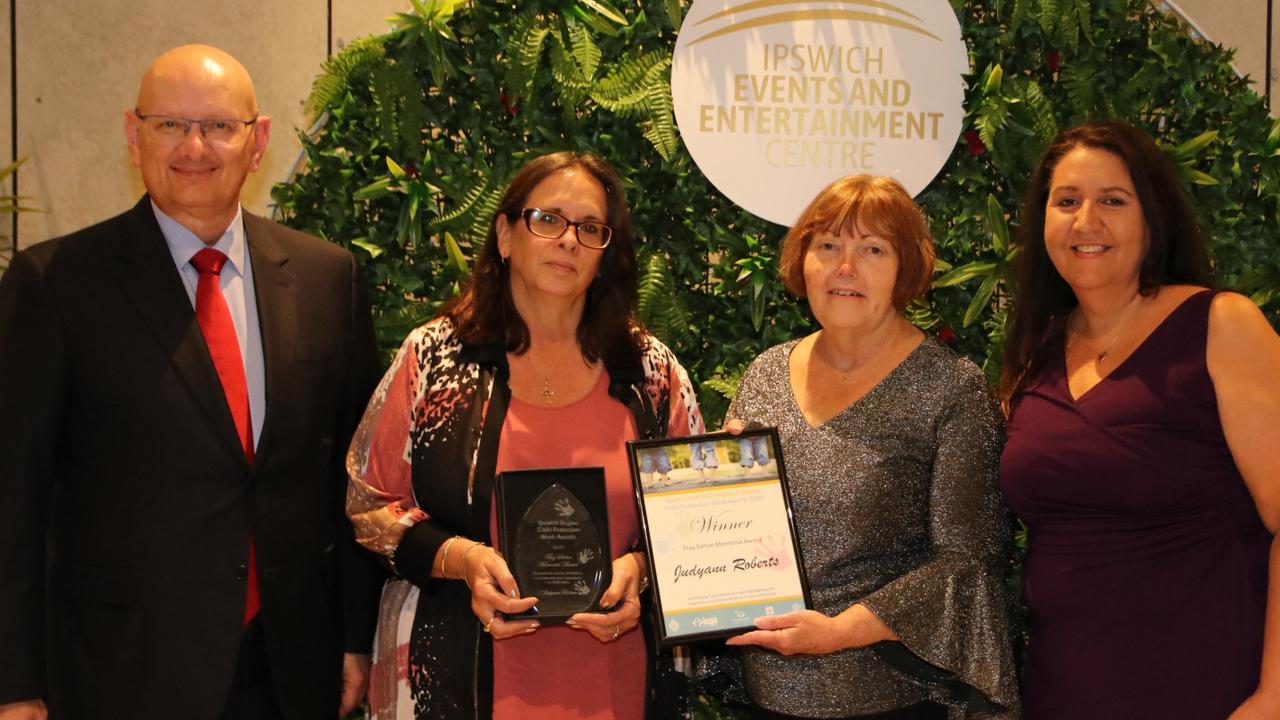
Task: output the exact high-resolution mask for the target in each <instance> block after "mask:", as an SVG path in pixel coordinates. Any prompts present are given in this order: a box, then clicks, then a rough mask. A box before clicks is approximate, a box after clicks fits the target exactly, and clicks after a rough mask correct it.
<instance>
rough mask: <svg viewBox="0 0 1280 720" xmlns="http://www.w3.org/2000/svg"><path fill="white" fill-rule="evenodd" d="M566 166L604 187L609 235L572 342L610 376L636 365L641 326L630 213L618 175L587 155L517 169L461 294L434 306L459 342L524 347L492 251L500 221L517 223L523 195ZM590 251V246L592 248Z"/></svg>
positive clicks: (525, 332) (506, 281) (501, 267)
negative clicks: (450, 322) (453, 327)
mask: <svg viewBox="0 0 1280 720" xmlns="http://www.w3.org/2000/svg"><path fill="white" fill-rule="evenodd" d="M564 170H581V171H583V172H586V173H589V174H590V175H591V176H592V177H594V178H595V179H596V180H597V181H598V182H599V183H600V184H601V185H602V186H603V187H604V194H605V203H606V205H607V212H606V214H607V218H606V219H605V222H606V223H608V224H609V225H610V226H612V227H613V237H612V239H610V241H609V245H608V247H606V248H605V249H604V250H603V251H601V252H603V253H604V255H603V257H601V258H600V269H599V275H598V276H597V277H596V278H595V280H593V281H592V282H591V285H590V287H588V288H587V298H586V303H585V307H584V308H583V311H582V320H581V321H580V322H579V323H578V344H579V345H580V346H581V347H582V354H583V355H584V356H585V357H586V358H587V360H589V361H592V362H595V361H597V360H602V361H604V364H605V367H606V368H608V369H609V370H610V371H611V373H616V372H618V371H620V370H622V369H624V368H634V367H636V366H637V365H638V364H639V362H640V353H641V350H642V348H641V339H640V338H641V335H640V323H639V321H638V320H637V319H636V316H635V305H636V248H635V236H634V234H633V233H632V229H631V212H630V210H628V209H627V199H626V197H625V195H624V194H623V188H622V180H621V179H620V178H619V177H618V173H617V171H616V170H614V169H613V166H612V165H610V164H609V163H608V162H606V161H605V160H604V159H602V158H600V157H599V156H597V155H594V154H591V153H582V152H568V151H565V152H557V153H551V154H550V155H543V156H541V157H539V158H536V159H534V160H532V161H530V162H529V163H528V164H526V165H525V166H524V167H523V168H521V170H520V172H518V173H516V176H515V179H513V180H512V181H511V184H510V185H508V186H507V190H506V192H504V193H503V194H502V199H501V200H500V201H499V202H498V209H497V211H496V212H495V213H494V215H493V219H492V221H491V222H490V223H489V234H488V236H487V237H486V238H485V241H484V247H483V248H481V249H480V254H479V256H478V257H477V258H476V262H475V268H474V269H473V270H472V272H471V277H470V279H468V281H467V283H466V285H465V286H464V287H463V289H462V291H461V292H460V293H459V294H458V295H457V296H456V297H454V298H453V299H452V300H450V301H449V302H447V303H445V305H444V307H442V308H441V309H440V313H439V314H440V315H443V316H446V317H448V318H450V319H451V320H453V321H454V323H455V324H456V325H457V326H458V335H459V337H460V338H461V339H462V341H463V342H465V343H468V344H474V345H481V344H487V343H495V342H501V343H502V345H503V347H504V348H506V350H507V351H508V352H512V353H515V354H517V355H519V354H521V353H523V352H525V351H526V350H528V349H529V327H528V326H527V325H526V324H525V322H524V318H522V317H520V313H519V312H518V311H517V310H516V306H515V303H514V302H513V301H512V299H511V278H510V276H509V272H508V269H507V265H506V263H504V262H502V258H501V256H500V255H499V252H498V218H499V217H506V218H507V222H509V223H516V222H519V220H520V212H521V210H523V209H524V204H525V200H526V199H528V197H529V193H531V192H533V189H534V188H535V187H537V185H538V183H540V182H542V181H543V180H545V179H546V178H548V177H550V176H552V175H554V174H556V173H558V172H562V171H564ZM593 252H594V251H593Z"/></svg>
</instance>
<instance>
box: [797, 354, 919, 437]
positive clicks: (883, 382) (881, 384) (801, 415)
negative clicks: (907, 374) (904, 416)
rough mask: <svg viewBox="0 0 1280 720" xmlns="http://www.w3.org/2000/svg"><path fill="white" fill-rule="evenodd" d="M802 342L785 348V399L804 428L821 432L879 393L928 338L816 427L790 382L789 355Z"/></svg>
mask: <svg viewBox="0 0 1280 720" xmlns="http://www.w3.org/2000/svg"><path fill="white" fill-rule="evenodd" d="M803 340H804V338H798V339H796V340H792V341H791V347H789V348H787V356H786V358H784V362H785V363H786V368H787V397H788V398H790V400H791V411H792V412H794V413H795V414H796V415H797V416H798V417H799V418H800V422H803V423H804V424H805V426H806V427H808V428H809V429H810V430H821V429H822V428H824V427H826V426H827V425H830V424H831V421H832V420H835V419H836V418H838V417H843V416H844V415H846V414H848V413H850V412H853V410H854V409H855V408H857V407H858V406H859V405H861V404H862V402H863V401H864V400H866V399H867V398H869V397H871V396H872V395H873V394H875V393H877V392H879V391H880V389H881V388H883V387H884V386H885V385H886V384H887V383H888V382H889V379H890V378H892V377H893V376H894V375H897V374H898V373H899V372H900V371H901V370H902V368H903V367H904V366H905V365H906V364H907V363H908V362H910V361H911V359H912V358H914V357H915V356H916V354H917V353H919V352H920V351H921V348H923V347H924V346H925V345H927V344H928V343H929V341H930V338H929V336H928V335H925V337H924V338H922V339H921V340H920V342H919V343H918V344H916V346H915V347H913V348H911V352H909V353H907V355H906V357H904V358H902V361H901V362H899V363H898V364H897V365H894V366H893V369H891V370H889V372H887V373H885V374H884V377H882V378H880V380H879V381H878V382H877V383H876V384H875V385H872V386H871V389H869V390H867V391H866V392H864V393H862V396H861V397H859V398H858V399H857V400H854V401H853V402H851V403H849V404H848V405H845V406H844V407H842V408H840V409H839V410H837V411H835V413H834V414H833V415H832V416H831V417H829V418H827V419H826V420H823V421H822V422H820V423H818V424H817V425H814V424H813V423H811V422H809V418H807V417H805V414H804V409H803V408H801V407H800V399H799V398H797V397H796V386H795V384H794V383H792V382H791V353H793V352H795V350H796V348H797V347H799V346H800V343H801V342H802V341H803Z"/></svg>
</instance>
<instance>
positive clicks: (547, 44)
mask: <svg viewBox="0 0 1280 720" xmlns="http://www.w3.org/2000/svg"><path fill="white" fill-rule="evenodd" d="M687 4H688V3H687V2H686V0H645V1H643V2H638V3H628V4H626V5H625V6H624V7H622V8H616V7H613V6H611V5H609V4H608V3H607V2H605V0H518V1H517V0H474V1H473V2H459V1H458V0H415V2H414V10H413V11H412V12H410V13H406V14H403V15H401V16H400V17H399V18H398V21H397V23H396V26H395V29H394V30H393V31H392V32H390V33H389V34H387V35H384V36H381V37H376V38H369V39H365V40H362V41H360V42H358V43H355V44H354V45H352V46H350V47H348V48H347V49H346V50H345V51H344V52H343V53H342V54H340V55H338V56H335V57H334V58H332V59H331V60H330V61H329V62H328V63H326V65H325V68H324V73H323V75H322V76H321V77H320V78H319V79H318V80H317V82H316V85H315V90H314V92H313V95H312V98H311V107H312V110H313V111H314V112H316V113H317V114H322V115H323V116H324V119H325V121H324V123H323V126H322V128H321V129H320V130H319V132H318V133H316V134H315V135H314V136H313V137H304V139H303V140H304V146H305V149H306V153H307V167H306V169H305V171H304V172H302V173H301V174H299V175H298V176H297V177H296V178H294V179H293V180H292V181H291V182H289V183H285V184H282V185H280V186H278V187H277V188H276V189H275V193H274V196H275V199H276V201H277V203H278V204H279V207H280V209H281V211H282V214H283V216H284V218H285V221H286V222H288V223H289V224H291V225H293V226H295V227H298V228H301V229H304V230H308V231H310V232H313V233H316V234H319V235H321V236H323V237H326V238H328V239H330V240H332V241H334V242H337V243H341V244H343V245H346V246H349V247H352V248H353V250H354V252H355V253H356V254H357V256H359V257H360V258H361V259H362V261H363V262H364V266H365V269H366V272H367V273H368V278H369V283H370V287H371V288H372V290H373V298H374V302H375V309H376V313H377V325H378V329H379V333H380V338H381V341H382V343H383V345H384V347H385V348H387V349H390V348H394V347H395V346H396V345H398V343H399V341H400V340H401V339H402V338H403V337H404V335H405V334H406V333H407V332H408V330H409V329H410V328H412V327H413V326H415V325H417V324H419V323H421V322H423V321H424V320H425V319H427V318H428V317H430V315H431V314H432V312H433V311H434V309H435V308H436V307H437V306H438V304H439V303H440V302H441V301H442V300H444V299H445V298H447V297H448V296H449V295H450V294H452V293H453V292H454V291H455V290H456V287H457V284H458V282H459V281H460V280H462V279H463V278H464V277H465V274H466V269H467V267H468V263H469V258H470V256H471V254H472V252H473V250H474V249H475V248H476V247H477V246H478V244H479V243H480V242H481V241H482V240H483V238H484V235H485V232H486V231H487V223H488V220H489V217H490V215H491V213H492V211H493V208H494V206H495V204H496V202H497V197H498V195H499V194H500V193H501V191H502V189H503V188H504V186H505V184H506V183H507V181H508V180H509V179H510V177H511V176H512V175H513V174H514V172H515V171H516V170H517V169H518V168H519V167H520V165H522V164H523V163H524V161H525V160H526V159H527V158H530V157H532V156H535V155H539V154H542V153H544V152H548V151H552V150H559V149H589V150H593V151H595V152H598V153H600V154H601V155H604V156H605V157H607V158H608V159H609V160H610V161H612V162H613V163H614V164H615V165H616V166H617V167H618V169H619V171H620V172H621V174H622V176H623V177H624V178H625V179H626V180H627V181H628V182H629V183H630V189H629V198H630V201H631V204H632V208H633V211H634V216H635V225H636V228H637V232H638V235H639V238H640V240H641V243H640V253H641V267H642V271H643V276H642V286H641V294H640V308H641V315H642V318H643V319H644V321H645V322H646V323H647V324H648V326H649V327H650V328H651V329H653V330H654V331H655V332H656V333H657V334H658V335H659V336H660V337H662V338H663V339H664V340H665V341H666V342H667V343H668V344H669V345H671V346H672V347H673V348H674V349H675V351H676V353H677V355H678V356H679V357H680V358H681V360H682V361H683V362H684V363H685V365H686V367H687V368H688V369H689V371H690V374H691V375H692V376H693V378H694V380H695V382H696V383H697V384H698V386H699V388H700V399H701V401H702V403H703V406H704V410H705V411H706V414H707V417H708V419H709V421H710V422H712V423H714V422H716V421H717V420H718V419H719V418H720V416H721V415H722V413H723V410H724V408H725V404H726V395H727V393H729V392H731V390H732V387H733V386H734V385H735V384H736V378H737V376H738V374H739V373H740V372H741V370H742V368H743V367H744V365H745V364H746V363H747V362H748V361H749V360H750V359H751V358H752V357H754V356H755V355H756V354H757V353H758V352H760V351H761V350H762V349H764V348H765V347H768V346H769V345H772V344H775V343H777V342H781V341H783V340H786V339H789V338H792V337H795V336H797V335H801V334H805V333H808V332H811V331H812V330H813V329H814V325H813V321H812V319H811V317H810V316H809V315H808V313H807V311H806V310H805V308H804V306H803V303H801V302H799V301H797V300H796V299H795V298H792V297H790V296H788V295H787V294H786V293H785V291H784V290H783V289H782V287H781V284H780V283H779V281H778V280H777V248H778V244H779V242H780V240H781V238H782V236H783V235H784V233H785V228H782V227H780V226H777V225H774V224H772V223H769V222H766V221H764V220H761V219H759V218H756V217H754V216H752V215H750V214H748V213H746V212H744V211H742V210H741V209H739V208H737V207H736V206H734V205H733V204H732V203H730V202H729V201H728V200H726V199H725V198H724V197H723V196H721V195H720V194H719V193H718V192H717V191H716V190H715V188H713V187H712V186H711V185H710V184H709V183H708V182H707V180H706V179H705V178H704V177H703V176H702V174H701V173H700V172H699V171H698V169H697V167H696V166H695V165H694V164H693V162H692V160H691V158H690V157H689V155H688V152H687V151H686V150H685V148H684V146H683V145H682V144H681V142H680V138H679V136H678V133H677V131H676V128H675V125H674V122H673V120H672V114H671V100H670V88H669V77H670V57H671V52H672V50H673V48H674V46H675V38H676V31H677V28H678V27H679V22H680V19H681V15H682V13H683V11H684V9H685V7H686V6H687ZM952 4H953V7H955V9H956V12H957V14H958V15H959V17H960V22H961V28H962V33H963V35H964V37H965V39H966V41H967V43H968V45H969V54H970V62H971V73H970V74H969V75H968V76H967V80H968V82H969V87H968V91H967V95H966V108H967V114H966V122H965V127H966V132H965V133H964V136H963V137H961V138H960V139H959V141H958V142H957V144H956V148H955V151H954V152H953V154H952V156H951V158H950V160H949V161H948V163H947V165H946V167H945V168H944V170H943V171H942V173H940V174H939V176H938V178H937V179H935V181H934V182H933V183H932V184H931V185H930V186H929V188H928V189H926V191H925V192H924V193H922V194H921V196H920V197H919V198H918V199H919V200H920V202H921V203H922V204H923V205H924V206H925V208H926V210H927V212H928V214H929V217H930V219H931V224H932V227H933V230H934V235H935V240H936V242H937V245H938V250H939V256H940V258H941V259H942V260H943V261H944V263H943V268H942V270H941V274H940V277H939V278H938V283H937V284H938V287H937V289H936V290H935V291H934V292H933V293H932V294H931V296H930V298H929V299H928V301H927V302H922V303H919V304H917V305H915V306H913V307H912V308H910V310H909V312H910V315H911V318H912V319H913V320H914V321H915V322H917V324H919V325H920V326H921V327H924V328H925V329H927V330H929V331H931V332H936V333H938V334H939V335H940V336H941V337H942V338H944V339H945V340H947V341H949V342H952V343H954V345H955V347H956V348H957V349H958V350H959V351H961V352H964V353H966V354H968V355H970V356H971V357H973V358H974V359H975V360H977V361H978V362H981V363H985V367H986V368H987V370H988V372H989V373H994V372H996V371H997V370H998V368H996V367H995V363H994V362H993V361H992V359H993V358H998V355H999V343H1000V339H1001V331H1002V330H1001V329H1002V326H1003V321H1004V308H1005V307H1006V305H1007V295H1008V292H1009V284H1008V279H1007V270H1008V261H1009V259H1010V252H1009V240H1008V237H1009V233H1010V232H1011V229H1010V228H1011V226H1016V223H1017V205H1018V201H1019V198H1020V195H1021V193H1022V190H1023V187H1024V184H1025V182H1026V180H1027V178H1028V177H1029V176H1030V171H1031V167H1032V165H1033V163H1034V161H1035V159H1036V157H1037V156H1038V154H1039V152H1040V150H1041V149H1042V147H1043V146H1044V144H1045V143H1046V141H1047V140H1048V139H1049V138H1050V137H1052V135H1053V134H1054V133H1055V132H1056V131H1057V130H1058V129H1059V128H1065V127H1069V126H1071V125H1073V124H1076V123H1078V122H1081V121H1083V120H1085V119H1088V118H1091V117H1098V116H1115V117H1121V118H1126V119H1129V120H1130V121H1132V122H1135V123H1138V124H1140V125H1142V126H1144V127H1145V128H1147V129H1148V130H1149V131H1150V132H1151V133H1152V134H1153V135H1154V136H1155V137H1157V139H1158V140H1159V141H1160V142H1161V143H1162V145H1164V146H1165V147H1166V148H1168V149H1169V151H1170V152H1171V154H1172V156H1173V157H1174V159H1175V160H1176V161H1177V162H1178V163H1179V164H1180V165H1181V166H1182V167H1183V169H1184V175H1185V178H1186V180H1187V182H1188V187H1189V189H1190V192H1191V193H1192V195H1193V197H1194V202H1195V204H1196V206H1197V208H1198V209H1199V211H1200V213H1201V215H1202V219H1203V222H1204V224H1205V226H1206V228H1207V229H1208V230H1209V233H1210V235H1211V236H1212V237H1213V238H1214V255H1215V257H1216V261H1217V267H1218V274H1219V279H1220V281H1222V282H1223V283H1224V284H1227V285H1237V286H1242V287H1244V288H1245V289H1247V290H1248V291H1249V292H1253V293H1255V299H1256V300H1258V301H1259V302H1262V303H1270V302H1271V301H1272V299H1273V298H1275V297H1276V296H1277V295H1280V263H1278V262H1277V258H1278V257H1280V247H1278V246H1277V243H1276V242H1274V241H1273V240H1272V239H1271V236H1272V234H1273V233H1274V230H1273V229H1274V228H1275V227H1276V220H1277V212H1278V210H1280V173H1278V171H1280V159H1277V156H1278V155H1280V151H1278V150H1277V148H1278V147H1280V126H1277V125H1276V124H1274V123H1272V122H1271V120H1270V119H1269V118H1268V116H1267V113H1266V110H1265V108H1264V107H1263V104H1262V101H1261V99H1260V98H1258V97H1257V96H1256V95H1255V94H1254V93H1253V92H1252V91H1250V89H1249V88H1248V86H1247V83H1246V82H1245V81H1244V80H1242V79H1240V78H1238V77H1236V75H1235V74H1234V72H1233V70H1232V69H1231V67H1230V64H1229V63H1230V54H1229V53H1228V52H1225V51H1223V50H1222V49H1221V48H1218V47H1216V46H1212V45H1208V44H1205V43H1202V42H1197V41H1194V40H1193V39H1191V38H1190V37H1188V36H1187V34H1186V33H1185V32H1184V30H1183V29H1182V28H1181V27H1179V26H1178V25H1177V23H1176V22H1175V21H1174V20H1173V19H1172V18H1170V17H1168V16H1165V15H1162V14H1160V13H1158V12H1157V11H1155V10H1153V9H1152V8H1151V7H1150V5H1149V4H1148V2H1147V0H969V1H967V2H961V1H960V0H952Z"/></svg>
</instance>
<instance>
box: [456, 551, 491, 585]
mask: <svg viewBox="0 0 1280 720" xmlns="http://www.w3.org/2000/svg"><path fill="white" fill-rule="evenodd" d="M478 547H488V546H487V545H485V544H484V543H483V542H480V541H479V540H472V541H471V544H470V545H468V546H467V549H466V550H464V551H463V552H462V582H464V583H466V584H467V588H470V587H471V573H469V572H467V558H469V557H471V551H472V550H475V549H476V548H478Z"/></svg>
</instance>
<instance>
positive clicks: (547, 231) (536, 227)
mask: <svg viewBox="0 0 1280 720" xmlns="http://www.w3.org/2000/svg"><path fill="white" fill-rule="evenodd" d="M520 216H521V217H523V218H524V226H525V227H527V228H529V232H531V233H533V234H534V235H537V236H538V237H544V238H549V239H551V240H554V239H556V238H558V237H560V236H561V235H563V234H564V233H565V231H566V230H568V229H569V228H573V229H574V230H575V232H574V237H576V238H577V240H578V244H579V245H582V246H583V247H589V248H591V249H592V250H603V249H604V248H605V247H606V246H608V244H609V241H610V240H611V239H613V228H611V227H609V226H608V225H605V224H604V223H602V222H599V221H596V220H581V221H579V222H574V221H572V220H570V219H569V218H567V217H565V216H563V215H561V214H560V213H558V212H552V211H551V210H543V209H542V208H525V209H524V210H521V211H520Z"/></svg>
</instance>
